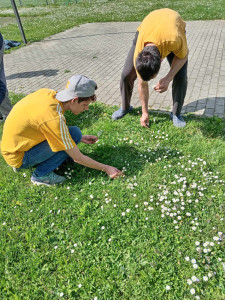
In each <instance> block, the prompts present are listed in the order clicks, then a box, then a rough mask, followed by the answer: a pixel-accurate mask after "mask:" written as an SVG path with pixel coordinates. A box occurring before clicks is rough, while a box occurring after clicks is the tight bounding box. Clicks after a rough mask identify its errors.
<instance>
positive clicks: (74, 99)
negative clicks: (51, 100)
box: [71, 97, 79, 103]
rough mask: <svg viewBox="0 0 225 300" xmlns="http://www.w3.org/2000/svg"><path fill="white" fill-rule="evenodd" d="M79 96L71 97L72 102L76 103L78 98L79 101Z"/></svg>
mask: <svg viewBox="0 0 225 300" xmlns="http://www.w3.org/2000/svg"><path fill="white" fill-rule="evenodd" d="M78 99H79V98H78V97H74V98H73V99H71V101H72V103H75V101H76V100H77V101H78Z"/></svg>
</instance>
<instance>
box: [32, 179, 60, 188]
mask: <svg viewBox="0 0 225 300" xmlns="http://www.w3.org/2000/svg"><path fill="white" fill-rule="evenodd" d="M31 182H32V183H33V185H45V186H49V187H50V186H54V185H55V184H49V183H44V182H38V181H34V180H32V179H31Z"/></svg>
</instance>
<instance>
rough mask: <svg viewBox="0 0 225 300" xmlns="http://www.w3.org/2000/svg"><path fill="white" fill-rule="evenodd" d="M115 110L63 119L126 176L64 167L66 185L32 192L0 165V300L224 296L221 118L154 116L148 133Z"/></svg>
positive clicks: (24, 176) (24, 179)
mask: <svg viewBox="0 0 225 300" xmlns="http://www.w3.org/2000/svg"><path fill="white" fill-rule="evenodd" d="M11 98H12V99H13V102H14V103H15V102H16V101H17V100H19V99H20V98H21V95H11ZM113 110H114V108H113V107H108V106H105V105H103V104H100V103H95V104H92V105H91V107H90V110H89V111H88V112H85V113H83V114H81V115H80V116H73V115H71V114H69V113H68V114H67V120H68V125H77V126H79V127H80V128H81V130H82V132H83V133H84V134H94V135H98V136H99V142H98V143H97V144H95V145H85V144H82V145H80V149H81V151H82V152H83V153H85V154H87V155H89V156H90V157H92V158H94V159H96V160H99V161H101V162H104V163H107V164H111V165H114V166H115V167H118V168H119V169H123V170H124V173H125V177H123V178H118V179H116V180H110V179H108V178H107V176H106V175H105V173H102V172H99V171H96V170H92V169H88V168H85V167H82V166H79V165H76V164H73V165H72V164H71V165H70V164H67V165H64V166H62V167H61V168H60V169H59V170H58V171H57V172H58V174H64V175H65V176H67V178H68V179H67V181H66V183H65V184H63V185H60V186H55V187H50V188H48V187H37V186H33V185H32V184H31V182H30V176H31V170H25V171H24V172H20V173H14V172H13V171H12V169H11V168H10V167H9V166H7V165H6V163H5V162H4V161H3V158H2V157H1V158H0V177H1V181H0V299H32V300H34V299H38V300H39V299H92V300H93V299H95V300H100V299H129V300H131V299H132V300H143V299H151V300H152V299H156V300H159V299H171V300H174V299H177V300H178V299H179V300H180V299H204V300H206V299H210V300H211V299H216V300H222V299H225V251H224V246H225V226H224V225H225V220H224V213H225V205H224V198H225V197H224V196H225V167H224V161H225V140H224V127H225V126H224V125H225V123H224V120H222V119H218V118H210V119H203V118H195V117H193V116H189V117H188V123H187V126H186V127H185V128H184V129H177V128H174V127H173V125H172V123H171V122H170V121H169V117H168V115H164V114H156V113H152V114H151V117H150V121H151V127H150V129H144V128H141V127H140V125H139V118H140V111H139V109H135V110H134V112H132V113H131V114H129V115H128V116H126V117H125V118H123V119H122V120H119V121H116V122H113V121H112V120H111V118H110V116H111V113H112V112H113ZM0 126H1V127H0V130H1V132H2V125H0Z"/></svg>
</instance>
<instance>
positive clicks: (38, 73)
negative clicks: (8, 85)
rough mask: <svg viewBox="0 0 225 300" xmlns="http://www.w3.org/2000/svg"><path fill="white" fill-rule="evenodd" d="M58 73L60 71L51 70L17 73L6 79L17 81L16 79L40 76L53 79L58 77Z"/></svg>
mask: <svg viewBox="0 0 225 300" xmlns="http://www.w3.org/2000/svg"><path fill="white" fill-rule="evenodd" d="M58 71H59V70H55V69H49V70H40V71H31V72H22V73H15V74H12V75H9V76H7V77H6V79H7V80H9V79H16V78H32V77H38V76H45V77H51V76H55V75H57V73H58Z"/></svg>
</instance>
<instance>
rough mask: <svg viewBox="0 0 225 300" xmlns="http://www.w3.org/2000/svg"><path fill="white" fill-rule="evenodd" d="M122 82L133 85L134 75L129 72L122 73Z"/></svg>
mask: <svg viewBox="0 0 225 300" xmlns="http://www.w3.org/2000/svg"><path fill="white" fill-rule="evenodd" d="M121 82H123V83H124V84H133V83H134V79H133V76H132V74H130V73H127V72H122V75H121Z"/></svg>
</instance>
